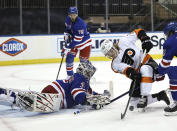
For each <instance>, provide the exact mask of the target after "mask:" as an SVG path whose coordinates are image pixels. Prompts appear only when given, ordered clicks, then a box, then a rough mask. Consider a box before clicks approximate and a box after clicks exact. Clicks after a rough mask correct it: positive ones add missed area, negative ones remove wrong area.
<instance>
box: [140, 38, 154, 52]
mask: <svg viewBox="0 0 177 131" xmlns="http://www.w3.org/2000/svg"><path fill="white" fill-rule="evenodd" d="M152 47H153V44H152V43H151V41H150V38H149V36H146V37H144V38H143V40H142V49H143V52H144V51H146V53H148V52H149V51H150V50H151V49H152Z"/></svg>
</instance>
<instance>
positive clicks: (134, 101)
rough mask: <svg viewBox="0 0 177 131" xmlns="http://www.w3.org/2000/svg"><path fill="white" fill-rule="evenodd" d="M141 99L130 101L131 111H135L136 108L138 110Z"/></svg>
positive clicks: (134, 98)
mask: <svg viewBox="0 0 177 131" xmlns="http://www.w3.org/2000/svg"><path fill="white" fill-rule="evenodd" d="M139 99H140V98H139V97H132V98H131V100H130V106H129V110H130V111H134V109H135V108H137V103H139Z"/></svg>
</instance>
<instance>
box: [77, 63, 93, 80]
mask: <svg viewBox="0 0 177 131" xmlns="http://www.w3.org/2000/svg"><path fill="white" fill-rule="evenodd" d="M95 71H96V68H95V67H94V66H93V65H92V64H91V63H89V62H81V63H80V64H79V65H78V67H77V69H76V73H79V74H81V75H83V76H85V78H87V79H88V80H90V78H91V77H92V76H93V75H94V73H95Z"/></svg>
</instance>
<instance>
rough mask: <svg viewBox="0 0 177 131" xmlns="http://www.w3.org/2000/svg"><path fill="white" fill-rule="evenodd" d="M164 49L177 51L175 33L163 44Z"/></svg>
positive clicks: (176, 35) (176, 36)
mask: <svg viewBox="0 0 177 131" xmlns="http://www.w3.org/2000/svg"><path fill="white" fill-rule="evenodd" d="M163 48H164V49H170V48H173V49H174V48H176V49H177V33H176V34H174V35H172V36H170V37H169V38H168V39H167V40H166V41H165V43H164V44H163Z"/></svg>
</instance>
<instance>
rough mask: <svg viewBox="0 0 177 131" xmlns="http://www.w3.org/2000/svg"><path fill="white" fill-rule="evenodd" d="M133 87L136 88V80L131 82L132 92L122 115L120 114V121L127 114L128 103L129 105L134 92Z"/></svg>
mask: <svg viewBox="0 0 177 131" xmlns="http://www.w3.org/2000/svg"><path fill="white" fill-rule="evenodd" d="M135 87H136V80H134V81H133V87H132V90H131V91H130V96H129V98H128V102H127V105H126V108H125V110H124V113H123V114H122V113H121V119H124V117H125V115H126V113H127V109H128V106H129V103H130V99H131V97H132V95H133V91H134V89H135Z"/></svg>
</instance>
